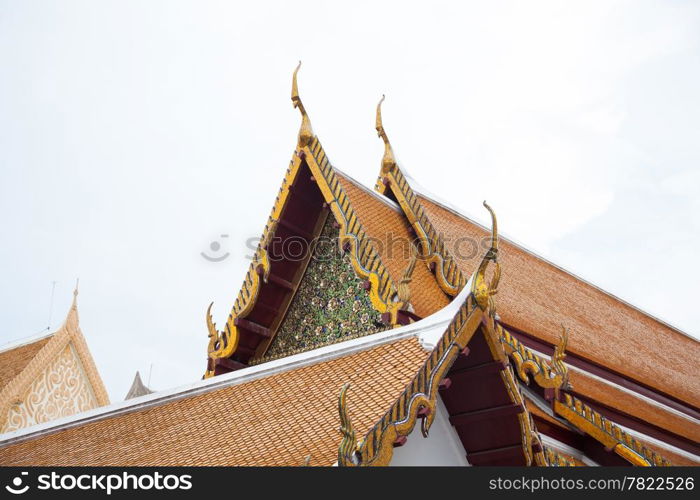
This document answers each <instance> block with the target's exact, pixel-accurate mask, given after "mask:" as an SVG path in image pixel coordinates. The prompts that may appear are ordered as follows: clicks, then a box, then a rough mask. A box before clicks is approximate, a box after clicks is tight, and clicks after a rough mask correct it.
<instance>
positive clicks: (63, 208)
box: [0, 0, 700, 401]
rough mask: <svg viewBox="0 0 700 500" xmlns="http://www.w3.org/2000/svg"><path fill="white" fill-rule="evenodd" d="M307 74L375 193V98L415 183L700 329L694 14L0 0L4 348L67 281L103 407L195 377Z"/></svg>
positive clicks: (343, 155) (576, 8) (39, 324)
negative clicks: (106, 397) (487, 206)
mask: <svg viewBox="0 0 700 500" xmlns="http://www.w3.org/2000/svg"><path fill="white" fill-rule="evenodd" d="M298 59H302V60H303V61H304V65H303V67H302V70H301V73H300V76H299V85H300V90H301V94H302V97H303V99H304V102H305V104H306V107H307V109H308V111H309V114H310V116H311V120H312V124H313V127H314V131H315V132H316V133H317V134H318V135H319V136H320V138H321V140H322V142H323V144H324V147H325V149H326V151H327V153H328V154H329V156H330V158H331V160H332V162H333V163H334V164H335V165H336V166H337V167H339V168H341V169H343V170H344V171H346V172H348V173H349V174H351V175H352V176H354V177H355V178H357V179H358V180H360V181H362V182H364V183H365V184H368V185H370V186H371V185H372V184H373V183H374V180H375V178H376V175H377V173H378V165H379V161H380V157H381V154H382V144H381V141H380V140H379V139H378V138H377V137H376V133H375V132H374V109H375V105H376V103H377V100H378V98H379V97H380V96H381V94H382V93H386V94H387V101H386V103H385V105H384V123H385V126H386V129H387V131H388V133H389V136H390V137H391V140H392V143H393V146H394V150H395V152H396V154H397V156H398V158H399V160H400V162H401V164H402V165H403V167H404V168H405V169H406V170H407V171H408V172H410V174H411V175H412V176H413V177H415V178H416V179H417V180H418V181H419V182H420V183H421V184H422V185H424V186H425V187H426V188H428V189H429V190H430V191H432V192H434V193H436V194H437V195H439V196H441V197H442V198H445V199H447V200H449V201H450V202H452V203H453V204H455V205H457V206H460V207H463V208H464V210H465V211H466V212H467V213H470V214H474V215H475V216H476V217H477V218H478V219H479V220H485V218H484V212H483V210H482V209H481V207H480V203H481V201H482V200H483V199H488V200H489V202H490V203H491V205H492V206H493V207H495V209H496V210H497V212H498V215H499V222H500V226H501V228H502V230H503V232H504V233H506V234H507V235H509V236H511V237H513V238H515V239H516V240H518V241H520V242H521V243H523V244H525V245H526V246H528V247H530V248H532V249H534V250H536V251H538V252H539V253H541V254H542V255H544V256H545V257H547V258H549V259H551V260H553V261H554V262H556V263H558V264H560V265H562V266H563V267H565V268H567V269H569V270H572V271H573V272H575V273H577V274H579V275H581V276H583V277H585V278H586V279H589V280H590V281H592V282H594V283H596V284H598V285H599V286H601V287H603V288H604V289H606V290H608V291H610V292H612V293H615V294H616V295H618V296H620V297H622V298H624V299H626V300H628V301H630V302H632V303H633V304H635V305H638V306H639V307H641V308H643V309H645V310H647V311H649V312H650V313H652V314H654V315H657V316H659V317H661V318H664V319H667V320H668V321H670V322H671V323H673V324H675V325H677V326H678V327H680V328H681V329H684V330H685V331H687V332H688V333H691V334H693V335H696V336H697V335H700V328H698V322H699V321H700V308H699V307H698V304H697V300H698V289H697V283H698V282H700V271H699V266H698V265H697V260H696V259H697V256H698V255H699V254H700V201H699V200H700V198H699V195H700V168H699V166H700V97H698V89H699V88H700V3H698V2H681V1H678V2H638V1H637V2H615V1H609V0H608V1H604V2H590V1H586V2H580V3H579V4H578V5H576V4H574V3H573V2H514V3H510V2H463V1H460V2H457V1H454V2H447V3H445V2H424V1H422V2H408V1H401V2H379V1H372V2H358V1H353V2H345V3H343V4H341V3H339V2H304V1H296V2H269V1H266V2H262V1H261V2H239V3H234V2H229V1H225V2H223V1H222V2H202V1H198V2H194V1H192V2H177V1H172V0H170V1H162V2H155V1H151V2H141V1H133V2H129V1H123V0H121V1H115V2H97V1H84V2H78V1H63V2H52V1H48V0H45V1H27V0H21V1H19V0H18V1H5V0H0V228H2V244H1V245H0V276H1V277H2V286H1V287H0V325H1V326H0V344H2V343H5V342H8V341H12V340H15V339H18V338H21V337H25V336H29V335H32V334H35V333H37V332H39V331H40V330H41V329H42V328H45V327H46V325H47V321H48V315H49V303H50V296H51V283H52V281H54V280H55V281H56V282H57V284H56V295H55V300H54V307H53V320H52V322H51V326H52V327H54V328H55V327H57V326H58V325H59V324H60V322H61V321H62V320H63V318H64V317H65V314H66V311H67V309H68V307H69V304H70V300H71V291H72V289H73V285H74V282H75V278H76V277H80V292H81V293H80V297H79V307H80V313H81V326H82V329H83V332H84V333H85V336H86V337H87V340H88V343H89V345H90V348H91V350H92V353H93V355H94V357H95V359H96V362H97V365H98V367H99V369H100V372H101V374H102V377H103V379H104V381H105V383H106V385H107V388H108V390H109V393H110V396H111V398H112V400H113V401H119V400H121V399H123V397H124V395H125V394H126V392H127V390H128V388H129V385H130V383H131V380H132V377H133V374H134V372H135V371H136V370H137V369H139V370H141V371H142V373H144V376H145V377H147V374H148V371H149V367H150V365H151V363H152V364H153V375H152V380H151V385H152V386H153V387H154V388H155V389H165V388H168V387H173V386H176V385H180V384H183V383H187V382H190V381H193V380H197V379H199V378H200V377H201V375H202V373H203V370H204V366H205V358H206V344H207V336H206V326H205V322H204V313H205V310H206V307H207V305H208V304H209V302H210V301H212V300H213V301H214V302H215V305H214V313H215V319H216V320H217V322H218V323H219V324H221V323H222V322H223V321H224V319H225V317H226V315H227V314H228V310H229V309H230V307H231V305H232V303H233V300H234V298H235V296H236V294H237V293H238V290H239V288H240V284H241V282H242V279H243V274H244V271H245V268H246V267H247V265H248V262H247V261H246V260H245V259H244V257H243V256H244V255H245V254H246V253H248V251H247V249H246V247H245V240H246V239H247V238H249V237H251V236H252V237H255V236H258V235H259V234H260V232H261V230H262V227H263V224H264V223H265V221H266V218H267V216H268V215H269V212H270V209H271V207H272V203H273V200H274V198H275V195H276V193H277V190H278V189H279V186H280V183H281V180H282V176H283V174H284V171H285V169H286V168H287V165H288V163H289V160H290V158H291V154H292V152H293V149H294V146H295V141H296V133H297V130H298V126H299V115H298V112H297V111H296V110H294V109H293V108H292V106H291V102H290V99H289V94H290V83H291V82H290V81H291V74H292V70H293V69H294V66H295V65H296V62H297V60H298ZM221 234H228V235H229V237H228V239H226V240H222V239H221V238H220V237H219V235H221ZM216 239H219V240H220V241H222V242H223V245H224V247H223V248H222V250H221V252H223V251H229V252H230V253H231V256H230V257H229V258H228V259H226V260H224V261H223V262H220V263H211V262H207V261H206V260H204V259H203V258H202V257H201V256H200V252H202V251H206V250H207V249H208V246H209V243H210V242H211V241H213V240H216ZM504 278H507V270H505V271H504ZM503 286H508V283H507V281H504V282H503Z"/></svg>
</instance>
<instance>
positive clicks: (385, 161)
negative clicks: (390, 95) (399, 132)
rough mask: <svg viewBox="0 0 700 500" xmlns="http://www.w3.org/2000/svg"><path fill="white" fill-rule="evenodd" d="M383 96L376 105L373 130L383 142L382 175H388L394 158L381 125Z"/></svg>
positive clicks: (393, 163) (394, 161)
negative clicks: (374, 129) (375, 130)
mask: <svg viewBox="0 0 700 500" xmlns="http://www.w3.org/2000/svg"><path fill="white" fill-rule="evenodd" d="M385 97H386V96H385V95H384V94H382V98H381V99H380V100H379V103H378V104H377V119H376V122H375V125H374V128H376V129H377V135H378V136H379V137H381V138H382V140H383V141H384V156H383V157H382V174H385V175H386V174H388V173H389V172H390V171H391V169H393V168H394V167H395V166H396V158H394V150H393V149H392V148H391V144H390V143H389V137H388V136H387V135H386V131H385V130H384V125H383V123H382V103H383V102H384V99H385Z"/></svg>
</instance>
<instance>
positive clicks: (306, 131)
mask: <svg viewBox="0 0 700 500" xmlns="http://www.w3.org/2000/svg"><path fill="white" fill-rule="evenodd" d="M299 68H301V61H299V64H298V65H297V67H296V69H295V70H294V75H293V76H292V103H293V104H294V107H295V108H299V111H300V112H301V127H300V128H299V138H298V140H297V148H298V149H301V148H303V147H305V146H308V145H309V143H310V142H311V139H313V138H314V132H313V130H312V129H311V120H309V115H308V114H306V109H305V108H304V103H302V102H301V97H299V86H298V85H297V73H298V72H299Z"/></svg>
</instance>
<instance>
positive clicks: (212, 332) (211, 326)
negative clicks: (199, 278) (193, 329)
mask: <svg viewBox="0 0 700 500" xmlns="http://www.w3.org/2000/svg"><path fill="white" fill-rule="evenodd" d="M213 305H214V303H213V302H212V303H211V304H209V307H208V308H207V330H208V331H209V334H208V336H209V345H208V346H207V354H209V353H211V352H214V351H215V350H216V342H217V340H218V339H219V336H220V333H219V331H218V330H217V329H216V323H214V320H213V319H212V317H211V307H212V306H213Z"/></svg>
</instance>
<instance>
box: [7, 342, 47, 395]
mask: <svg viewBox="0 0 700 500" xmlns="http://www.w3.org/2000/svg"><path fill="white" fill-rule="evenodd" d="M51 337H52V336H51V335H49V336H47V337H44V338H41V339H39V340H37V341H35V342H32V343H29V344H25V345H21V346H18V347H15V348H14V349H9V350H7V351H4V352H0V390H2V388H3V387H5V386H6V385H7V384H8V383H9V382H10V381H11V380H12V379H13V378H15V377H16V376H17V375H19V374H20V373H21V372H22V370H24V368H25V367H26V366H27V365H28V364H29V362H30V361H31V360H32V359H33V358H34V356H36V353H38V352H39V351H40V350H41V348H42V347H44V345H46V343H47V342H48V341H49V340H51Z"/></svg>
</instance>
